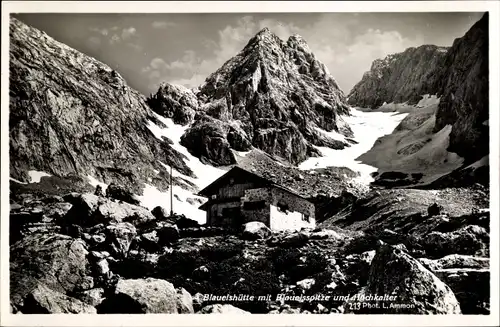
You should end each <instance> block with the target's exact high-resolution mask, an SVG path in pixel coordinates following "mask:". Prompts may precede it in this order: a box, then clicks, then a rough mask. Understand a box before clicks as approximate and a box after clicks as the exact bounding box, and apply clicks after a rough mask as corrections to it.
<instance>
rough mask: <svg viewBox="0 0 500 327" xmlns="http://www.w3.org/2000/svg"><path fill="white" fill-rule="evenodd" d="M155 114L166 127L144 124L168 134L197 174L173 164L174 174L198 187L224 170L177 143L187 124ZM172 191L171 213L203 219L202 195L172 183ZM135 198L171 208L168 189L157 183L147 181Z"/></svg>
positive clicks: (160, 134) (159, 135) (147, 204)
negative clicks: (208, 163)
mask: <svg viewBox="0 0 500 327" xmlns="http://www.w3.org/2000/svg"><path fill="white" fill-rule="evenodd" d="M154 115H155V117H156V119H158V120H159V121H161V122H162V123H163V124H164V125H165V126H166V127H160V126H158V125H156V124H155V123H153V122H152V121H148V125H147V127H148V128H149V130H151V132H152V133H153V134H154V135H155V136H156V137H157V138H158V139H162V137H167V138H169V139H170V140H171V141H172V142H173V144H171V147H172V148H173V149H175V150H176V151H178V152H179V153H181V154H183V155H184V156H185V157H186V158H185V159H184V161H185V162H186V164H187V166H188V167H189V168H190V169H191V170H192V171H193V172H194V173H195V174H197V175H196V176H195V177H190V176H186V175H184V174H182V173H181V172H179V171H178V170H176V169H175V168H173V169H172V176H173V177H178V178H182V179H185V180H187V181H189V182H191V183H193V184H194V185H196V187H197V188H198V189H199V190H201V189H203V188H205V187H206V186H208V185H209V184H211V183H212V182H213V181H214V180H216V179H217V178H219V177H220V176H222V175H223V174H225V173H226V171H225V170H223V169H219V168H215V167H213V166H211V165H206V164H204V163H202V162H201V161H200V159H198V158H196V157H194V156H193V155H191V154H190V153H189V151H188V150H187V149H186V148H185V147H183V146H182V145H181V144H180V140H181V137H182V135H184V133H185V132H186V130H187V129H188V128H189V126H181V125H177V124H175V123H174V122H173V121H172V119H170V118H165V117H163V116H160V115H158V114H156V113H154ZM239 154H240V155H243V156H244V155H246V153H244V152H241V153H239ZM158 162H159V163H160V164H161V165H162V166H163V167H165V169H166V170H167V171H168V172H170V166H168V165H167V164H165V163H164V162H161V161H158ZM155 173H157V174H158V173H159V172H158V171H155ZM173 194H174V205H173V209H174V213H176V214H184V215H185V216H186V217H188V218H191V219H194V220H196V221H198V222H199V223H204V222H205V220H206V213H205V211H203V210H199V209H198V207H199V206H200V205H201V203H202V202H205V201H206V199H205V198H202V197H199V196H197V195H196V194H194V193H193V192H191V191H188V190H185V189H184V188H182V187H181V186H178V185H174V188H173ZM138 198H139V200H140V201H141V205H143V206H145V207H147V208H149V209H153V208H154V207H156V206H162V207H163V208H165V209H166V210H167V211H168V212H170V192H169V191H167V192H161V191H160V190H158V189H157V188H156V187H154V186H152V185H149V184H146V185H145V188H144V190H143V195H141V196H138ZM188 198H191V199H198V202H196V201H194V202H193V201H189V202H193V204H191V203H189V202H188V201H187V199H188Z"/></svg>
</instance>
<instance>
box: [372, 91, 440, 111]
mask: <svg viewBox="0 0 500 327" xmlns="http://www.w3.org/2000/svg"><path fill="white" fill-rule="evenodd" d="M439 101H440V98H438V97H437V95H435V94H433V95H431V94H424V95H422V99H420V101H419V102H418V103H417V104H416V105H411V104H408V101H405V102H402V103H394V102H391V103H387V102H384V104H383V105H381V106H380V107H378V108H377V109H376V111H398V112H414V111H417V110H418V111H419V112H423V111H422V109H423V108H425V109H427V110H426V112H427V111H434V110H435V109H437V106H438V105H439Z"/></svg>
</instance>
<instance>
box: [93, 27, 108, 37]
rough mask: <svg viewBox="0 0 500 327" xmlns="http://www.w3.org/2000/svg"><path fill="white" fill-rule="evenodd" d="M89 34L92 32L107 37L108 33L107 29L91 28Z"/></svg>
mask: <svg viewBox="0 0 500 327" xmlns="http://www.w3.org/2000/svg"><path fill="white" fill-rule="evenodd" d="M89 30H90V31H91V32H94V33H99V34H101V35H103V36H107V35H108V34H109V31H108V29H107V28H97V27H91V28H90V29H89Z"/></svg>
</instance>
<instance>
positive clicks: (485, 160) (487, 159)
mask: <svg viewBox="0 0 500 327" xmlns="http://www.w3.org/2000/svg"><path fill="white" fill-rule="evenodd" d="M489 164H490V156H489V155H486V156H484V157H482V158H481V159H479V160H478V161H476V162H474V163H472V164H470V165H468V166H467V167H465V168H464V169H467V168H473V169H477V168H479V167H483V166H488V165H489Z"/></svg>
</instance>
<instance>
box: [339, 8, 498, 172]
mask: <svg viewBox="0 0 500 327" xmlns="http://www.w3.org/2000/svg"><path fill="white" fill-rule="evenodd" d="M488 17H489V16H488V13H485V14H484V16H483V17H482V18H481V19H480V20H479V21H478V22H476V23H475V24H474V25H473V26H472V27H471V28H470V29H469V31H468V32H467V33H466V34H465V35H464V36H463V37H461V38H457V39H456V40H455V41H454V42H453V45H452V46H451V47H450V48H443V47H437V46H433V45H424V46H421V47H419V48H409V49H407V50H406V51H404V52H402V53H398V54H394V55H389V56H387V57H386V58H385V59H383V60H381V59H377V60H375V61H374V62H373V64H372V67H371V70H370V71H369V72H366V73H365V74H364V76H363V79H362V80H361V81H360V82H359V83H358V84H356V85H355V86H354V88H353V89H352V90H351V92H350V94H349V96H348V98H349V103H350V104H351V105H355V106H360V107H367V108H377V107H379V106H381V105H382V104H383V103H384V102H387V103H390V102H395V103H402V102H406V101H408V102H409V103H410V104H412V103H413V104H414V103H417V102H418V101H419V100H420V99H421V96H422V95H424V94H435V95H437V96H438V97H440V102H439V105H438V109H437V112H436V121H435V125H434V128H433V132H434V133H437V132H439V131H441V130H442V129H443V128H444V127H446V126H447V125H451V127H452V128H451V133H450V136H449V146H448V151H450V152H455V153H457V154H458V155H459V156H461V157H464V158H465V159H466V163H472V162H474V161H477V160H479V159H481V158H482V157H484V156H485V155H487V154H488V153H489V149H488V144H489V142H488V140H489V129H488V124H487V121H488V108H489V106H488V104H489V94H488V88H489V81H488V62H489V59H488V49H489V47H488Z"/></svg>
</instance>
